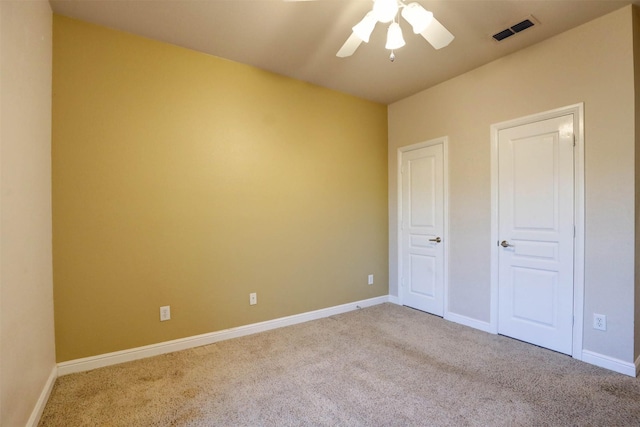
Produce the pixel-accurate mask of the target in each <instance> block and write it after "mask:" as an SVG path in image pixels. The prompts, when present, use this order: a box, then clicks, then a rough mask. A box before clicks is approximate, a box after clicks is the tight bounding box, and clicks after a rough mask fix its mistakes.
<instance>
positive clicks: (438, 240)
mask: <svg viewBox="0 0 640 427" xmlns="http://www.w3.org/2000/svg"><path fill="white" fill-rule="evenodd" d="M429 241H430V242H436V243H440V242H442V239H441V238H440V237H436V238H435V239H429Z"/></svg>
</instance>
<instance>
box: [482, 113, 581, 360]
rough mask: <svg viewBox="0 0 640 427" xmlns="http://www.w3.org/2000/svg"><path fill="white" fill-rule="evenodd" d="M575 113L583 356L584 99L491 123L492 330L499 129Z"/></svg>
mask: <svg viewBox="0 0 640 427" xmlns="http://www.w3.org/2000/svg"><path fill="white" fill-rule="evenodd" d="M569 114H572V115H573V132H574V134H575V136H576V147H575V152H574V176H575V178H574V180H575V181H574V186H575V187H574V224H575V227H576V237H575V239H574V265H573V274H574V276H573V317H574V324H573V343H572V354H571V355H572V356H573V358H574V359H577V360H583V359H582V357H583V355H584V354H585V352H583V351H582V335H583V329H584V236H585V216H584V209H585V189H584V186H585V174H584V103H582V102H581V103H579V104H574V105H569V106H567V107H562V108H557V109H555V110H551V111H546V112H543V113H539V114H533V115H530V116H526V117H521V118H518V119H515V120H509V121H506V122H501V123H496V124H493V125H491V321H490V325H491V332H492V333H494V334H497V333H498V246H497V245H496V242H497V241H498V191H497V188H498V132H499V131H500V130H502V129H507V128H510V127H515V126H520V125H524V124H527V123H532V122H536V121H542V120H547V119H551V118H555V117H561V116H566V115H569Z"/></svg>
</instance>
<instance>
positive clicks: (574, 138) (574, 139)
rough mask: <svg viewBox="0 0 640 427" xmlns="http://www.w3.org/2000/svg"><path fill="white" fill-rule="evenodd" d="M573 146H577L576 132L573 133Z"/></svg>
mask: <svg viewBox="0 0 640 427" xmlns="http://www.w3.org/2000/svg"><path fill="white" fill-rule="evenodd" d="M573 146H574V147H575V146H576V134H575V133H574V134H573Z"/></svg>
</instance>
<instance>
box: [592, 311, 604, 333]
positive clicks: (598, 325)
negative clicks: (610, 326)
mask: <svg viewBox="0 0 640 427" xmlns="http://www.w3.org/2000/svg"><path fill="white" fill-rule="evenodd" d="M593 329H598V330H600V331H606V330H607V316H605V315H604V314H596V313H594V314H593Z"/></svg>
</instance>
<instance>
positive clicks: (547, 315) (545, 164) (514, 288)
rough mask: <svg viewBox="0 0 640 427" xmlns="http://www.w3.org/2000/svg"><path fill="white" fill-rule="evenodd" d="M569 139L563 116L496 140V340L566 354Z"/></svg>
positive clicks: (569, 325) (569, 333) (568, 121)
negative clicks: (502, 337) (506, 339)
mask: <svg viewBox="0 0 640 427" xmlns="http://www.w3.org/2000/svg"><path fill="white" fill-rule="evenodd" d="M573 156H574V135H573V116H572V115H567V116H562V117H557V118H553V119H548V120H542V121H537V122H534V123H530V124H525V125H521V126H517V127H512V128H507V129H502V130H500V131H499V134H498V230H499V234H498V236H499V237H498V239H499V240H498V241H497V242H496V243H495V244H498V245H499V249H498V253H499V255H498V333H500V334H503V335H507V336H510V337H513V338H517V339H519V340H522V341H527V342H530V343H533V344H536V345H539V346H542V347H546V348H549V349H552V350H555V351H559V352H562V353H566V354H571V353H572V337H573V265H574V263H573V261H574V260H573V258H574V243H573V239H574V233H575V231H574V194H573V192H574V170H573V168H574V161H573Z"/></svg>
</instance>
